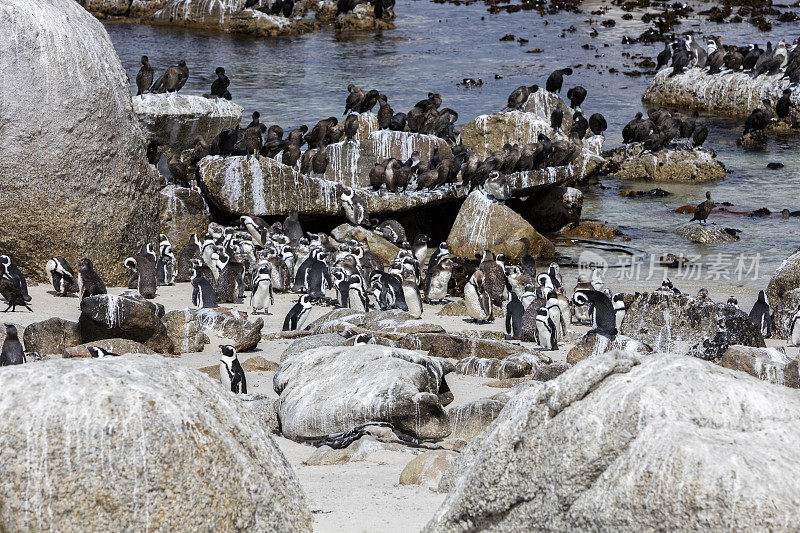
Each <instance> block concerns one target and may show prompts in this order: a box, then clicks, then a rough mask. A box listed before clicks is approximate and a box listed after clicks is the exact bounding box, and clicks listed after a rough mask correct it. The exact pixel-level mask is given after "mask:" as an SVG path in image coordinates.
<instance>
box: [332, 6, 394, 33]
mask: <svg viewBox="0 0 800 533" xmlns="http://www.w3.org/2000/svg"><path fill="white" fill-rule="evenodd" d="M333 27H334V29H335V30H336V31H337V32H351V31H364V30H371V31H375V30H391V29H394V27H395V25H394V17H393V16H392V17H391V18H387V17H386V16H385V15H384V18H377V17H376V16H375V8H374V6H373V5H372V4H369V3H362V4H358V5H357V6H356V7H354V8H353V9H351V10H350V11H348V12H347V13H342V14H341V15H339V16H338V17H336V20H334V21H333Z"/></svg>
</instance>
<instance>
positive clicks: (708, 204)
mask: <svg viewBox="0 0 800 533" xmlns="http://www.w3.org/2000/svg"><path fill="white" fill-rule="evenodd" d="M715 205H716V204H714V201H713V200H712V199H711V193H710V192H706V201H705V202H702V203H700V204H698V205H697V208H696V209H695V211H694V216H693V217H692V220H690V221H689V222H694V221H695V220H698V221H699V222H700V224H705V223H706V220H707V219H708V215H710V214H711V211H712V210H713V209H714V206H715Z"/></svg>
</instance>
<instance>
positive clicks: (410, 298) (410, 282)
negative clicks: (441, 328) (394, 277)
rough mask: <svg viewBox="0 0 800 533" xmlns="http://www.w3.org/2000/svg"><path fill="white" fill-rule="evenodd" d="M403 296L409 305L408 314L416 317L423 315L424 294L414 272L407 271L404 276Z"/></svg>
mask: <svg viewBox="0 0 800 533" xmlns="http://www.w3.org/2000/svg"><path fill="white" fill-rule="evenodd" d="M403 297H404V298H405V301H406V306H407V307H408V314H410V315H411V316H412V317H414V318H420V317H422V296H421V295H420V293H419V287H418V286H417V280H416V278H415V276H414V273H413V272H406V274H405V275H404V276H403Z"/></svg>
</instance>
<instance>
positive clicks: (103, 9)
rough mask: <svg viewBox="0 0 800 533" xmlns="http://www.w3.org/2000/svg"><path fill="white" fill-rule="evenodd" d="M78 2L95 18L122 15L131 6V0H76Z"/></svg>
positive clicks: (125, 13) (126, 12)
mask: <svg viewBox="0 0 800 533" xmlns="http://www.w3.org/2000/svg"><path fill="white" fill-rule="evenodd" d="M78 3H79V4H80V5H81V6H83V8H84V9H85V10H86V11H88V12H89V13H91V14H92V15H94V16H95V17H97V18H105V17H124V16H127V15H128V13H129V12H130V8H131V0H78Z"/></svg>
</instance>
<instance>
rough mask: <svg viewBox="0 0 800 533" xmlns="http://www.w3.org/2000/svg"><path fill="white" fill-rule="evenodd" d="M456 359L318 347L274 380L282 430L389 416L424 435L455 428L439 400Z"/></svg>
mask: <svg viewBox="0 0 800 533" xmlns="http://www.w3.org/2000/svg"><path fill="white" fill-rule="evenodd" d="M452 371H453V365H452V363H449V362H448V361H446V360H442V359H434V358H431V357H427V356H423V355H419V354H418V353H416V352H412V351H410V350H402V349H398V348H389V347H385V346H377V345H361V346H337V347H321V348H314V349H311V350H305V351H303V352H300V353H297V354H294V355H292V356H290V357H287V358H286V359H284V360H283V361H282V362H281V364H280V366H279V367H278V370H277V372H276V373H275V376H274V379H273V384H274V388H275V392H277V393H278V394H279V395H280V398H279V403H278V418H279V419H280V422H281V431H282V432H283V434H284V435H285V436H286V437H288V438H291V439H297V438H302V437H319V436H322V435H330V434H335V433H341V432H344V431H348V430H350V429H352V428H354V427H355V426H358V425H359V424H364V423H366V422H388V423H390V424H392V425H393V427H394V429H395V431H399V432H401V433H405V434H407V435H412V436H415V437H418V438H422V439H440V438H444V437H446V436H447V435H448V434H449V433H450V422H449V420H448V418H447V412H446V411H445V410H444V405H443V402H442V398H444V397H446V396H449V397H450V399H452V394H447V393H449V390H447V386H446V382H445V381H444V376H445V374H447V373H449V372H452Z"/></svg>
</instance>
